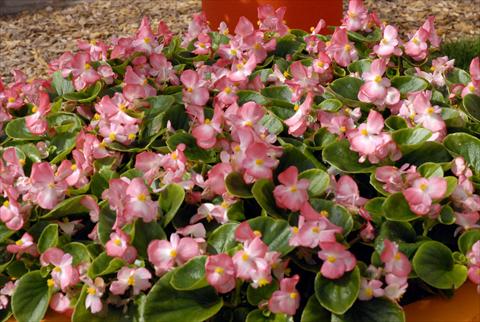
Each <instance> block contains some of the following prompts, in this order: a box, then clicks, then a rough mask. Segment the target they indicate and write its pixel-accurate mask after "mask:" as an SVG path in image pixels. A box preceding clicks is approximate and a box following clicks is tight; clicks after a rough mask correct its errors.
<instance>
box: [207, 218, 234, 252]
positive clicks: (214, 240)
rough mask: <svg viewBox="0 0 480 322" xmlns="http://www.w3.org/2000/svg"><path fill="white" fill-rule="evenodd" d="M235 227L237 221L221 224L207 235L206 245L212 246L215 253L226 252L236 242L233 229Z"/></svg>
mask: <svg viewBox="0 0 480 322" xmlns="http://www.w3.org/2000/svg"><path fill="white" fill-rule="evenodd" d="M237 227H238V224H237V223H226V224H223V225H221V226H220V227H218V228H217V229H215V230H214V231H213V232H212V233H211V234H210V236H208V240H207V242H208V245H209V246H210V247H211V248H213V250H214V251H215V252H216V253H217V254H221V253H227V252H228V251H229V250H231V249H233V248H234V247H235V246H237V244H238V242H237V241H236V240H235V230H236V229H237Z"/></svg>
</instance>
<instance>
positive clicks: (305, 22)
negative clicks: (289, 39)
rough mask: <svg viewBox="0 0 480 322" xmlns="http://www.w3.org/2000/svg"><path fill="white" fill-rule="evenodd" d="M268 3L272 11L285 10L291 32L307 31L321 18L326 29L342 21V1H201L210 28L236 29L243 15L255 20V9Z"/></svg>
mask: <svg viewBox="0 0 480 322" xmlns="http://www.w3.org/2000/svg"><path fill="white" fill-rule="evenodd" d="M264 4H271V5H272V6H273V7H274V8H278V7H287V13H286V14H285V20H286V22H287V25H288V27H290V28H292V29H303V30H306V31H308V30H310V27H312V26H316V25H317V23H318V20H319V19H320V18H322V19H324V20H325V21H326V22H327V26H338V25H340V20H341V19H342V15H343V13H342V10H343V9H342V0H202V8H203V11H204V12H205V13H206V15H207V19H208V21H210V26H211V27H212V29H216V28H217V27H218V25H219V23H220V22H221V21H225V22H226V23H227V24H228V26H229V28H235V25H236V24H237V22H238V19H239V18H240V17H241V16H245V17H247V18H248V19H250V21H252V22H255V21H257V7H258V6H260V5H264Z"/></svg>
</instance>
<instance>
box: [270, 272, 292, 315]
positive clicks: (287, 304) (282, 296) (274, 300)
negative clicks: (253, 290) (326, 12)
mask: <svg viewBox="0 0 480 322" xmlns="http://www.w3.org/2000/svg"><path fill="white" fill-rule="evenodd" d="M299 280H300V277H299V276H298V275H294V276H293V277H291V278H284V279H282V280H281V281H280V290H278V291H275V292H273V294H272V297H271V298H270V300H269V301H268V309H269V310H270V311H272V313H275V314H277V313H280V314H282V313H283V314H287V315H292V316H293V315H295V312H296V311H297V309H298V308H299V306H300V294H299V293H298V291H297V289H296V288H295V286H296V285H297V283H298V281H299Z"/></svg>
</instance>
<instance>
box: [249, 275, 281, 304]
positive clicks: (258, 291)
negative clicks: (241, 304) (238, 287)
mask: <svg viewBox="0 0 480 322" xmlns="http://www.w3.org/2000/svg"><path fill="white" fill-rule="evenodd" d="M276 290H278V282H277V281H275V280H272V282H271V283H270V284H267V285H264V286H262V287H260V286H259V287H257V288H254V287H253V286H252V285H251V284H250V285H248V288H247V301H248V303H250V304H251V305H253V306H257V305H258V303H260V302H261V301H268V300H269V299H270V298H271V297H272V294H273V292H275V291H276Z"/></svg>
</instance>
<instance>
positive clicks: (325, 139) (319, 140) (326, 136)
mask: <svg viewBox="0 0 480 322" xmlns="http://www.w3.org/2000/svg"><path fill="white" fill-rule="evenodd" d="M336 140H337V135H335V134H333V133H330V132H328V130H327V128H325V127H322V128H321V129H319V130H318V131H317V133H315V135H314V137H313V147H311V149H312V150H323V149H325V148H326V147H327V146H328V145H329V144H332V143H333V142H335V141H336Z"/></svg>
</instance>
